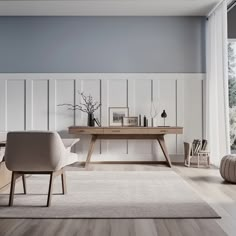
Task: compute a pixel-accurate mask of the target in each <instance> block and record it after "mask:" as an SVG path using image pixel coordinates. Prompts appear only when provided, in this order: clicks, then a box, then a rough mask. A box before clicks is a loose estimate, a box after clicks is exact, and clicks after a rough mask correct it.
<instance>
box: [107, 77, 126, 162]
mask: <svg viewBox="0 0 236 236" xmlns="http://www.w3.org/2000/svg"><path fill="white" fill-rule="evenodd" d="M127 102H128V94H127V80H125V79H116V80H108V81H107V109H108V110H107V111H109V107H127ZM107 115H108V117H109V114H107ZM108 124H109V120H108ZM107 142H108V146H107V148H108V150H107V151H108V153H109V154H110V155H111V156H113V157H114V156H116V157H117V156H118V155H120V154H127V151H128V150H127V140H109V141H107Z"/></svg>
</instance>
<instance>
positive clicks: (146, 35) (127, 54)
mask: <svg viewBox="0 0 236 236" xmlns="http://www.w3.org/2000/svg"><path fill="white" fill-rule="evenodd" d="M0 72H5V73H6V72H11V73H14V72H45V73H47V72H58V73H60V72H65V73H67V72H91V73H92V72H104V73H105V72H169V73H172V72H173V73H175V72H186V73H188V72H189V73H198V72H205V19H204V18H203V17H0Z"/></svg>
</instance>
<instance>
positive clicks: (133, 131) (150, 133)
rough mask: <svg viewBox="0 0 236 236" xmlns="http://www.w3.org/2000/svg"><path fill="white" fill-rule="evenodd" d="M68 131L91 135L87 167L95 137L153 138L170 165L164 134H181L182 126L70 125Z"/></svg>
mask: <svg viewBox="0 0 236 236" xmlns="http://www.w3.org/2000/svg"><path fill="white" fill-rule="evenodd" d="M69 133H70V134H75V135H91V136H92V137H91V141H90V145H89V150H88V155H87V159H86V163H85V167H86V168H87V167H88V165H89V162H90V159H91V156H92V153H93V150H94V146H95V142H96V140H97V139H155V140H157V141H158V143H159V144H160V146H161V149H162V152H163V154H164V156H165V159H166V164H167V165H168V166H169V167H171V161H170V157H169V154H168V151H167V148H166V144H165V139H164V135H166V134H182V133H183V128H182V127H83V126H71V127H69Z"/></svg>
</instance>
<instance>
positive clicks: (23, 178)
mask: <svg viewBox="0 0 236 236" xmlns="http://www.w3.org/2000/svg"><path fill="white" fill-rule="evenodd" d="M22 182H23V190H24V194H26V182H25V175H24V174H22Z"/></svg>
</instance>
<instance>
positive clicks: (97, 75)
mask: <svg viewBox="0 0 236 236" xmlns="http://www.w3.org/2000/svg"><path fill="white" fill-rule="evenodd" d="M205 77H206V74H205V73H0V80H1V79H7V80H8V79H25V80H28V79H29V80H34V79H37V80H38V79H43V80H44V79H48V80H53V79H57V80H58V79H77V78H81V79H109V80H113V79H176V80H185V79H188V80H190V79H193V80H205Z"/></svg>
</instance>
